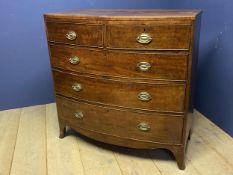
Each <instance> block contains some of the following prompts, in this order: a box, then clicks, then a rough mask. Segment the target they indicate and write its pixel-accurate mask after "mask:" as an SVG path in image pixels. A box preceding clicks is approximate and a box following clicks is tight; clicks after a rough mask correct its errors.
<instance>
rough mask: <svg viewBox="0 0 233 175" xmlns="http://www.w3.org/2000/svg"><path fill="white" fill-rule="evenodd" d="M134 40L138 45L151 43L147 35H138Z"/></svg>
mask: <svg viewBox="0 0 233 175" xmlns="http://www.w3.org/2000/svg"><path fill="white" fill-rule="evenodd" d="M136 40H137V42H139V43H140V44H148V43H150V42H151V41H152V38H151V36H150V35H149V34H147V33H141V34H139V35H138V37H137V38H136Z"/></svg>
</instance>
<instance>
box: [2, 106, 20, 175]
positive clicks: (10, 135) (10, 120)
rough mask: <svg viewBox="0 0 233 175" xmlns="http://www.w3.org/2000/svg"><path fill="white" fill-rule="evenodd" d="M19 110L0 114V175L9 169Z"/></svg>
mask: <svg viewBox="0 0 233 175" xmlns="http://www.w3.org/2000/svg"><path fill="white" fill-rule="evenodd" d="M20 113H21V109H12V110H6V111H2V112H0V175H5V174H6V175H8V174H9V173H10V169H11V163H12V158H13V155H14V149H15V143H16V138H17V132H18V127H19V119H20Z"/></svg>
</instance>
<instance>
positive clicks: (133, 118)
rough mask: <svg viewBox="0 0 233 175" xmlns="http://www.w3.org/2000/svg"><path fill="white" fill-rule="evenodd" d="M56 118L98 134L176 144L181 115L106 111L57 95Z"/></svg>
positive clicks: (112, 109) (105, 108) (180, 126)
mask: <svg viewBox="0 0 233 175" xmlns="http://www.w3.org/2000/svg"><path fill="white" fill-rule="evenodd" d="M56 102H57V109H58V116H59V117H60V119H62V120H65V121H66V122H67V123H69V125H70V126H71V127H73V128H75V129H76V130H77V131H78V128H82V129H87V130H91V131H95V132H98V133H103V134H108V135H112V136H118V137H121V138H130V139H137V140H141V141H151V142H158V143H167V144H180V143H181V136H182V128H183V117H182V116H169V115H159V114H155V113H137V112H131V111H127V110H120V109H114V108H107V107H103V106H98V105H93V104H88V103H83V102H79V101H74V100H70V99H67V98H64V97H60V96H57V98H56Z"/></svg>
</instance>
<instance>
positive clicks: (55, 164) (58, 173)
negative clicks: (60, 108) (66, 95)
mask: <svg viewBox="0 0 233 175" xmlns="http://www.w3.org/2000/svg"><path fill="white" fill-rule="evenodd" d="M55 109H56V104H54V103H52V104H48V105H46V135H47V137H46V138H47V167H48V175H64V174H70V175H75V174H79V175H84V169H83V166H82V161H81V157H80V152H79V144H78V142H77V139H76V138H75V137H74V136H69V137H66V138H64V139H63V140H61V139H59V138H58V133H59V126H58V119H57V111H56V110H55Z"/></svg>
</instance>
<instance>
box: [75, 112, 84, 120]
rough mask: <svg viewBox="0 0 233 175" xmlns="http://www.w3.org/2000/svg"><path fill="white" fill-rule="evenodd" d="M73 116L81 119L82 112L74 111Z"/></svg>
mask: <svg viewBox="0 0 233 175" xmlns="http://www.w3.org/2000/svg"><path fill="white" fill-rule="evenodd" d="M74 116H75V117H76V118H77V119H82V118H83V117H84V115H83V113H82V112H81V111H78V112H75V113H74Z"/></svg>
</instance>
